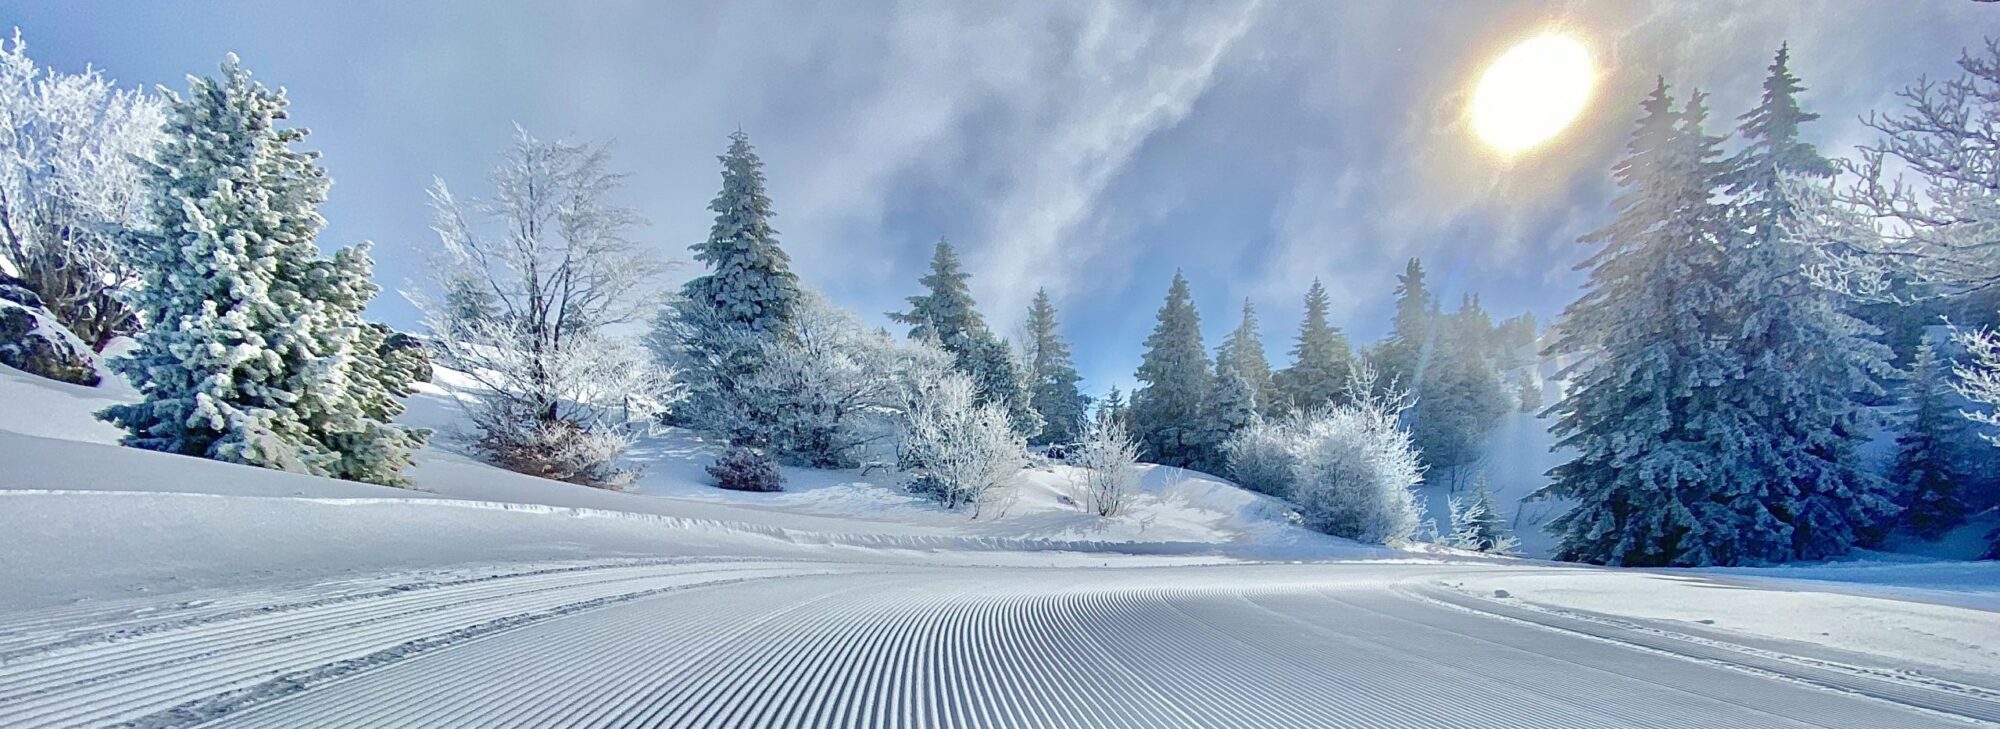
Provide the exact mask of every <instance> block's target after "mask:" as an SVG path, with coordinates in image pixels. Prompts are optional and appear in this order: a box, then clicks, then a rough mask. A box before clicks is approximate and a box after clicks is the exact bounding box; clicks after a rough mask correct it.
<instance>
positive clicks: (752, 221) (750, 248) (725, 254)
mask: <svg viewBox="0 0 2000 729" xmlns="http://www.w3.org/2000/svg"><path fill="white" fill-rule="evenodd" d="M717 159H719V160H721V161H722V191H721V192H718V193H716V195H715V199H714V200H713V201H711V202H709V204H708V209H709V210H711V211H714V213H715V223H714V224H713V225H712V226H710V227H709V230H708V240H705V241H702V242H701V243H697V244H695V245H693V246H690V249H691V250H693V251H694V259H695V260H697V261H700V262H702V263H703V264H705V265H707V266H708V273H707V274H705V275H702V276H697V277H695V278H694V279H692V280H690V281H688V282H687V284H686V285H685V286H683V287H682V289H681V293H682V295H683V296H685V297H687V299H688V300H690V301H692V302H696V303H700V304H705V305H707V306H709V307H711V308H714V309H715V310H716V311H717V312H719V313H720V314H721V319H722V320H723V321H727V322H731V323H733V324H735V325H737V326H741V327H743V328H745V329H749V330H750V331H753V332H782V331H783V330H784V329H785V326H786V324H787V323H788V322H789V321H790V320H791V316H792V310H793V308H794V307H797V306H798V299H799V286H798V276H797V275H795V274H793V273H792V268H791V260H792V259H791V256H788V255H786V254H785V250H784V249H783V248H781V247H779V246H778V231H777V229H775V228H773V227H771V218H773V217H776V216H777V213H775V212H772V211H771V198H770V196H769V195H766V194H765V193H764V160H763V159H761V158H759V157H758V156H757V150H756V149H755V148H753V147H751V146H750V135H747V134H744V133H743V131H742V130H740V129H739V130H737V131H736V132H734V133H731V134H730V135H729V151H728V152H726V153H724V154H723V155H722V156H721V157H718V158H717Z"/></svg>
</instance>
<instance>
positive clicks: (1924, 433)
mask: <svg viewBox="0 0 2000 729" xmlns="http://www.w3.org/2000/svg"><path fill="white" fill-rule="evenodd" d="M1945 365H1946V363H1945V362H1940V361H1938V358H1937V351H1936V349H1935V348H1933V347H1932V346H1931V345H1930V344H1929V343H1925V344H1921V345H1919V346H1918V347H1917V357H1916V361H1915V362H1913V363H1912V364H1911V370H1912V372H1911V373H1910V383H1909V395H1908V398H1907V399H1908V401H1909V404H1910V412H1909V416H1908V418H1907V420H1905V421H1904V423H1903V429H1902V431H1903V432H1902V433H1901V434H1899V435H1898V436H1896V461H1895V467H1894V469H1893V470H1892V471H1891V472H1890V477H1889V480H1890V482H1891V483H1894V484H1895V485H1896V487H1897V489H1898V495H1897V502H1898V503H1899V504H1900V505H1902V507H1903V518H1902V523H1903V525H1904V526H1905V527H1907V528H1908V529H1909V530H1910V532H1911V533H1914V534H1916V535H1917V536H1919V537H1923V538H1924V539H1937V538H1938V537H1941V536H1944V533H1945V532H1947V531H1950V530H1951V528H1952V527H1955V526H1958V525H1959V524H1961V523H1964V521H1965V512H1966V505H1965V500H1964V498H1963V496H1962V493H1963V487H1964V486H1965V485H1966V484H1967V483H1969V481H1970V475H1971V474H1970V473H1969V472H1968V468H1967V466H1969V465H1970V463H1969V461H1968V459H1967V456H1968V455H1969V454H1968V453H1966V452H1965V449H1964V447H1965V444H1966V443H1967V442H1968V441H1969V440H1970V434H1969V433H1968V432H1967V431H1968V430H1969V428H1967V427H1966V425H1967V422H1966V420H1965V419H1964V418H1962V417H1959V414H1958V413H1957V412H1956V408H1953V407H1952V406H1951V403H1949V402H1948V401H1947V400H1946V399H1945V396H1946V394H1947V392H1948V389H1947V388H1948V387H1949V385H1948V383H1947V382H1946V377H1947V370H1946V369H1945Z"/></svg>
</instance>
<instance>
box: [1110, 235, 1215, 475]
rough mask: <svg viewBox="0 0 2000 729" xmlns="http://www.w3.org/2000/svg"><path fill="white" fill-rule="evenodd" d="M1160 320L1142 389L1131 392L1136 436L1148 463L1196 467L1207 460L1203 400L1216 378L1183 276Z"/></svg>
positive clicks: (1142, 372) (1150, 340)
mask: <svg viewBox="0 0 2000 729" xmlns="http://www.w3.org/2000/svg"><path fill="white" fill-rule="evenodd" d="M1158 318H1159V323H1158V324H1157V325H1155V326H1154V328H1153V333H1152V334H1151V335H1150V336H1148V337H1146V353H1145V355H1144V357H1143V358H1142V359H1141V360H1140V362H1139V372H1138V380H1139V382H1141V383H1143V384H1142V385H1141V386H1140V387H1139V389H1138V390H1137V391H1136V392H1133V393H1132V410H1131V416H1130V417H1131V421H1132V423H1131V424H1132V432H1133V434H1134V435H1135V436H1136V437H1137V438H1138V439H1139V447H1140V451H1141V453H1142V454H1143V455H1144V457H1145V458H1146V459H1147V460H1149V461H1152V462H1154V463H1161V464H1166V465H1169V466H1183V467H1189V468H1196V467H1199V466H1200V465H1201V463H1202V459H1203V458H1204V456H1205V452H1204V451H1205V449H1204V440H1203V437H1204V431H1203V428H1202V425H1201V416H1202V399H1203V397H1204V396H1206V395H1207V393H1208V390H1209V383H1210V381H1212V380H1213V379H1214V375H1213V374H1211V373H1210V371H1209V365H1208V350H1207V348H1206V347H1203V346H1202V343H1201V316H1200V314H1198V313H1196V312H1195V308H1194V300H1193V298H1192V296H1191V295H1190V294H1189V293H1188V283H1187V277H1185V276H1183V275H1181V272H1180V271H1174V282H1173V285H1171V286H1169V287H1168V288H1167V301H1166V303H1165V304H1163V305H1161V306H1160V312H1159V317H1158Z"/></svg>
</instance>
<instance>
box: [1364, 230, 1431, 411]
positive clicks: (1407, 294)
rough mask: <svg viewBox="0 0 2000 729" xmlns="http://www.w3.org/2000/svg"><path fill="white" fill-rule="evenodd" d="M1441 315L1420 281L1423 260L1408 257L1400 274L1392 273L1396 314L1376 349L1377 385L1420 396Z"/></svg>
mask: <svg viewBox="0 0 2000 729" xmlns="http://www.w3.org/2000/svg"><path fill="white" fill-rule="evenodd" d="M1442 318H1443V317H1442V316H1440V315H1439V313H1438V304H1437V298H1436V297H1435V296H1433V295H1431V290H1430V288H1429V286H1427V285H1426V284H1425V283H1424V264H1423V262H1422V261H1419V260H1417V259H1415V258H1412V259H1410V262H1409V264H1408V265H1407V266H1405V267H1404V268H1403V273H1401V274H1400V275H1398V276H1396V315H1395V318H1394V319H1393V320H1392V322H1391V325H1390V329H1389V336H1388V338H1387V339H1385V340H1384V341H1383V342H1382V344H1381V345H1380V347H1379V348H1377V349H1376V354H1375V360H1376V361H1375V366H1376V369H1378V370H1380V371H1381V379H1380V380H1378V383H1379V384H1380V385H1381V386H1383V387H1399V388H1404V389H1407V390H1409V391H1411V392H1414V393H1416V394H1417V396H1418V398H1420V399H1421V398H1422V397H1423V378H1424V372H1425V370H1426V368H1427V367H1428V365H1429V363H1430V359H1431V353H1432V349H1433V347H1434V346H1435V337H1436V334H1437V329H1438V323H1439V321H1440V320H1441V319H1442Z"/></svg>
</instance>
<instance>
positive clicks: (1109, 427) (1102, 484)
mask: <svg viewBox="0 0 2000 729" xmlns="http://www.w3.org/2000/svg"><path fill="white" fill-rule="evenodd" d="M1138 460H1139V444H1138V443H1137V442H1135V441H1133V440H1132V436H1131V434H1129V433H1127V432H1125V425H1124V424H1123V423H1121V422H1119V421H1118V420H1116V419H1113V418H1100V419H1099V422H1097V423H1093V424H1091V425H1090V427H1089V429H1088V430H1086V431H1085V432H1084V440H1083V442H1082V443H1081V444H1078V445H1077V446H1076V447H1075V448H1074V449H1072V450H1071V451H1070V452H1069V453H1068V457H1067V458H1066V459H1065V462H1067V463H1068V464H1069V465H1071V466H1074V467H1076V470H1075V471H1074V472H1073V474H1072V475H1071V476H1070V490H1071V494H1070V498H1071V499H1072V500H1074V501H1075V502H1076V503H1077V506H1078V507H1079V508H1082V509H1083V510H1084V511H1087V512H1090V513H1092V514H1096V515H1098V516H1117V515H1118V514H1119V513H1120V512H1123V511H1124V510H1125V506H1126V504H1127V503H1128V502H1130V501H1131V499H1132V495H1133V494H1134V493H1135V492H1137V491H1138V487H1139V473H1138V471H1135V470H1133V468H1132V466H1133V464H1134V463H1137V462H1138Z"/></svg>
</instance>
